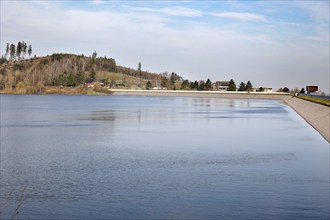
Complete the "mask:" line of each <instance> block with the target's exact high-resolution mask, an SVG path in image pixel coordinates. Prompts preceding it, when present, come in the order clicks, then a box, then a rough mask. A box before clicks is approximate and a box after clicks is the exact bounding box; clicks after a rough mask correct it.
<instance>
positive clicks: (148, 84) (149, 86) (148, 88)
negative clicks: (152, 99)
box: [146, 81, 152, 90]
mask: <svg viewBox="0 0 330 220" xmlns="http://www.w3.org/2000/svg"><path fill="white" fill-rule="evenodd" d="M151 88H152V84H151V82H150V81H148V82H147V84H146V90H150V89H151Z"/></svg>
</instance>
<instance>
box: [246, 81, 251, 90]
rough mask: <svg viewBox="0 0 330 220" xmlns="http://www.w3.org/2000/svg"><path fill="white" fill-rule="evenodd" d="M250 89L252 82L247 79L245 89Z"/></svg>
mask: <svg viewBox="0 0 330 220" xmlns="http://www.w3.org/2000/svg"><path fill="white" fill-rule="evenodd" d="M251 89H252V83H251V82H250V81H247V83H246V85H245V90H246V91H250V90H251Z"/></svg>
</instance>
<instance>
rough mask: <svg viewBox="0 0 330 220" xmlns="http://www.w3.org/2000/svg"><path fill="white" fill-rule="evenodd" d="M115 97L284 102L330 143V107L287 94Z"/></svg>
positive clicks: (163, 93) (133, 92)
mask: <svg viewBox="0 0 330 220" xmlns="http://www.w3.org/2000/svg"><path fill="white" fill-rule="evenodd" d="M111 91H112V92H113V95H133V96H187V97H205V98H229V99H267V100H283V101H284V102H285V103H287V104H288V105H289V106H290V107H291V108H292V109H293V110H294V111H296V112H297V113H298V114H299V115H300V116H301V117H302V118H304V119H305V121H307V123H309V124H310V125H311V126H312V127H313V128H314V129H315V130H317V131H318V132H319V133H320V134H321V135H322V136H323V137H324V138H325V139H326V140H327V141H328V142H329V143H330V107H328V106H325V105H321V104H318V103H314V102H310V101H307V100H303V99H299V98H296V97H293V96H291V95H289V94H287V93H278V92H270V93H258V92H253V93H252V92H250V93H247V92H219V91H181V90H180V91H176V90H119V89H118V90H117V89H112V90H111Z"/></svg>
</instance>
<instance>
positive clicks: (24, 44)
mask: <svg viewBox="0 0 330 220" xmlns="http://www.w3.org/2000/svg"><path fill="white" fill-rule="evenodd" d="M26 50H27V45H26V43H25V42H24V41H23V42H22V52H23V57H24V56H25V55H26Z"/></svg>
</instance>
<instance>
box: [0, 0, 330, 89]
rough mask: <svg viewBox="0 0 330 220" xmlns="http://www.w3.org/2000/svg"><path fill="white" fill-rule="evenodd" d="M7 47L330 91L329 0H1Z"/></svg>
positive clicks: (255, 83)
mask: <svg viewBox="0 0 330 220" xmlns="http://www.w3.org/2000/svg"><path fill="white" fill-rule="evenodd" d="M0 6H1V54H4V53H5V45H6V44H7V43H10V44H11V43H14V44H17V42H18V41H25V42H27V44H31V45H32V48H33V54H36V55H37V56H44V55H50V54H53V53H73V54H79V55H80V54H84V55H88V56H90V55H92V53H93V52H94V51H96V52H97V54H98V56H102V57H103V56H106V57H112V58H114V59H115V60H116V62H117V64H119V65H123V66H127V67H132V68H137V67H138V63H139V62H141V64H142V69H143V70H148V71H150V72H158V73H162V72H165V71H167V72H170V73H171V72H175V73H177V74H179V75H181V76H182V77H183V78H185V79H189V80H192V81H194V80H206V79H207V78H210V79H211V80H212V81H218V80H230V79H234V80H235V82H236V84H239V83H240V82H245V83H246V82H247V81H248V80H249V81H251V82H252V84H253V86H254V87H257V88H259V87H270V88H273V90H275V91H276V90H277V89H278V88H280V87H288V88H290V89H293V88H296V87H297V88H299V89H300V88H302V87H305V86H307V85H318V86H319V89H320V90H322V91H324V92H326V93H329V91H330V88H329V87H330V86H329V84H330V79H329V75H330V74H329V0H325V1H317V0H312V1H308V0H304V1H290V0H283V1H280V0H276V1H205V0H204V1H198V0H194V1H174V0H168V1H161V0H158V1H153V0H148V1H129V0H121V1H119V0H118V1H114V0H113V1H101V0H89V1H88V0H85V1H78V0H75V1H67V0H62V1H56V0H49V1H47V0H43V1H29V0H25V1H23V0H21V1H15V0H1V5H0Z"/></svg>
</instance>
